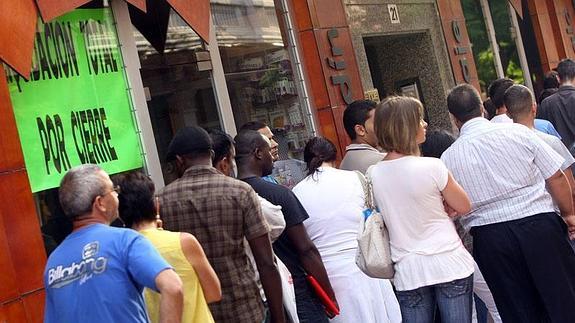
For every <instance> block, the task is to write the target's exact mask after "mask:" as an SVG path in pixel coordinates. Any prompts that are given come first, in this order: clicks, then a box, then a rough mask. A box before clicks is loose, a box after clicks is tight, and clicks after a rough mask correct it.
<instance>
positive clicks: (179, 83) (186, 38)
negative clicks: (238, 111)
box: [134, 9, 221, 184]
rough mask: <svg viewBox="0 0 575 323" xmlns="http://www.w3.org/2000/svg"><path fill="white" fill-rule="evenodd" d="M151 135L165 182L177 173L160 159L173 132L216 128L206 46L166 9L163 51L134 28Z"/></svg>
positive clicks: (163, 156) (164, 160) (217, 120)
mask: <svg viewBox="0 0 575 323" xmlns="http://www.w3.org/2000/svg"><path fill="white" fill-rule="evenodd" d="M134 35H135V38H136V47H137V49H138V54H139V57H140V64H141V76H142V82H143V84H144V91H145V93H146V99H147V100H148V109H149V113H150V118H151V121H152V127H153V130H154V137H155V140H156V145H157V149H158V154H159V157H160V163H161V166H162V173H163V175H164V181H165V183H166V184H168V183H170V182H172V181H173V180H175V179H176V178H177V176H176V172H175V168H174V165H173V164H172V163H168V162H166V159H165V156H166V153H167V148H168V145H169V143H170V140H171V139H172V137H173V135H174V134H175V133H176V132H177V131H178V130H179V129H180V128H182V127H185V126H200V127H203V128H204V129H221V125H220V119H219V114H218V108H217V104H216V100H215V97H214V89H213V86H212V84H213V83H212V72H211V63H210V56H209V52H208V51H207V50H206V49H205V48H204V44H203V42H202V40H201V39H200V37H199V36H198V35H197V34H196V33H195V32H194V31H193V30H192V29H191V28H190V27H189V26H188V25H187V24H186V22H185V21H184V20H183V19H182V18H181V17H180V16H179V15H178V14H177V13H176V12H175V11H174V10H172V9H170V18H169V22H168V32H167V38H166V46H165V49H164V51H163V53H159V52H158V51H156V49H154V47H153V46H152V45H151V44H150V42H149V41H148V40H147V39H146V38H144V36H142V34H140V32H138V30H136V29H135V28H134Z"/></svg>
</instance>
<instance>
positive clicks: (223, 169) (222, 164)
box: [214, 157, 230, 175]
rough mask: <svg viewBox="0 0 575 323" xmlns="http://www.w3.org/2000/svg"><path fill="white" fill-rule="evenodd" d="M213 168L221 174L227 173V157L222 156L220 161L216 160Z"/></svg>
mask: <svg viewBox="0 0 575 323" xmlns="http://www.w3.org/2000/svg"><path fill="white" fill-rule="evenodd" d="M214 168H215V169H217V170H219V171H220V173H222V174H225V175H227V174H229V168H230V167H229V163H228V157H224V158H222V159H221V160H220V161H218V162H217V163H216V164H215V165H214Z"/></svg>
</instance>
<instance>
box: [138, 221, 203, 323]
mask: <svg viewBox="0 0 575 323" xmlns="http://www.w3.org/2000/svg"><path fill="white" fill-rule="evenodd" d="M140 233H141V234H142V235H144V236H145V237H146V238H148V239H149V240H150V241H151V242H152V244H153V245H154V246H155V247H156V249H157V250H158V252H159V253H160V254H161V255H162V257H164V259H166V261H167V262H168V263H169V264H170V265H172V267H174V270H175V271H176V272H177V273H178V275H179V276H180V278H181V279H182V282H183V289H184V312H183V314H182V322H193V323H211V322H214V319H213V318H212V313H211V312H210V309H209V308H208V304H207V303H206V299H205V298H204V292H203V290H202V286H201V285H200V280H199V279H198V275H196V271H195V270H194V268H193V267H192V265H191V264H190V263H189V262H188V260H187V259H186V256H185V255H184V252H183V251H182V246H181V244H180V233H179V232H171V231H166V230H157V229H148V230H142V231H140ZM144 297H145V299H146V307H147V308H148V315H150V322H152V323H157V322H159V320H160V294H158V293H156V292H155V291H153V290H151V289H148V288H146V289H145V291H144Z"/></svg>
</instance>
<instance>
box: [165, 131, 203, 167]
mask: <svg viewBox="0 0 575 323" xmlns="http://www.w3.org/2000/svg"><path fill="white" fill-rule="evenodd" d="M210 149H212V139H211V138H210V135H209V134H208V132H207V131H205V130H204V129H202V128H200V127H197V126H193V127H184V128H181V129H180V130H178V132H177V133H176V135H175V136H174V138H172V141H170V145H169V146H168V153H167V154H166V159H167V160H168V161H172V160H174V159H176V155H179V156H183V155H187V154H193V153H203V152H207V151H208V150H210Z"/></svg>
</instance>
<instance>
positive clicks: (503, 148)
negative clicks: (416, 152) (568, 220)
mask: <svg viewBox="0 0 575 323" xmlns="http://www.w3.org/2000/svg"><path fill="white" fill-rule="evenodd" d="M534 140H536V141H538V143H540V139H539V138H537V135H535V134H534V133H533V132H532V131H531V130H529V129H528V128H526V127H524V126H522V125H517V124H510V125H507V124H505V125H497V124H492V123H489V122H486V121H485V120H483V119H482V118H476V119H473V120H470V121H468V122H467V123H466V124H465V125H464V126H463V127H462V129H461V135H460V137H459V138H458V139H457V141H455V143H454V144H453V145H452V146H451V147H450V148H449V149H448V150H447V151H446V152H445V153H444V154H443V155H442V157H441V159H442V160H443V161H444V162H445V163H446V164H447V166H448V167H449V168H450V170H451V172H452V173H453V176H454V177H455V178H456V179H457V180H458V181H459V183H460V184H461V186H462V187H463V188H464V189H465V191H466V192H468V194H469V198H470V199H471V202H472V209H471V211H470V212H469V213H468V214H467V215H466V216H465V217H464V218H462V223H463V224H464V225H465V226H466V227H467V228H469V226H472V225H483V224H488V223H492V221H496V222H500V221H506V220H509V219H518V218H522V217H526V216H530V215H533V214H537V213H541V212H548V211H549V210H553V206H552V201H551V198H550V196H549V194H548V193H547V192H546V191H545V178H544V175H543V174H542V173H541V170H540V167H543V169H545V166H546V165H547V160H552V158H547V155H546V154H545V152H540V151H539V150H538V149H537V147H538V145H534V144H533V141H534ZM540 144H543V143H540ZM534 150H537V152H534ZM463 156H466V158H465V160H466V165H465V167H463V166H462V165H461V164H460V162H459V161H460V160H462V158H464V157H463ZM534 161H535V162H534ZM538 166H539V167H538ZM469 169H475V170H477V171H474V172H470V171H469ZM549 175H550V174H545V176H549ZM502 201H505V203H504V204H502ZM511 206H512V207H511Z"/></svg>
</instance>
